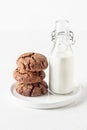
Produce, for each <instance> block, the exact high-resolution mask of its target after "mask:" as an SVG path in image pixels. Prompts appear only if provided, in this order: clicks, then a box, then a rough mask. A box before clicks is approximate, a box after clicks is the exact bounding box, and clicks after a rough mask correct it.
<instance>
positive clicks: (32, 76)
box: [13, 69, 45, 84]
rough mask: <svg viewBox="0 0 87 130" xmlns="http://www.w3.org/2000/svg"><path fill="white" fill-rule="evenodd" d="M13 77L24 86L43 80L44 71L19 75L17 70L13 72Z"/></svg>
mask: <svg viewBox="0 0 87 130" xmlns="http://www.w3.org/2000/svg"><path fill="white" fill-rule="evenodd" d="M13 77H14V78H15V79H16V80H17V81H19V82H23V83H24V84H32V83H37V82H41V81H42V80H43V79H44V78H45V72H44V71H38V72H26V73H20V72H19V70H18V69H15V71H14V72H13Z"/></svg>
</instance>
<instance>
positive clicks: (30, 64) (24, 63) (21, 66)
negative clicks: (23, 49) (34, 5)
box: [16, 52, 48, 73]
mask: <svg viewBox="0 0 87 130" xmlns="http://www.w3.org/2000/svg"><path fill="white" fill-rule="evenodd" d="M16 63H17V65H18V70H19V71H20V72H21V73H25V72H28V71H31V72H34V71H41V70H44V69H46V68H47V67H48V61H47V58H46V57H45V56H44V55H42V54H40V53H33V52H29V53H24V54H22V55H21V56H20V57H19V58H18V59H17V61H16Z"/></svg>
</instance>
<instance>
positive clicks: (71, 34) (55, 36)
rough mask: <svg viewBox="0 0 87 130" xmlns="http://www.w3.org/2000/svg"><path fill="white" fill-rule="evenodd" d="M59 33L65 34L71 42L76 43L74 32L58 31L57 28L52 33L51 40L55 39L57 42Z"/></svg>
mask: <svg viewBox="0 0 87 130" xmlns="http://www.w3.org/2000/svg"><path fill="white" fill-rule="evenodd" d="M59 35H65V36H66V37H67V39H68V40H69V41H70V42H71V44H72V45H74V44H75V40H74V33H73V32H72V31H68V32H67V33H66V32H64V31H62V32H58V33H56V29H55V30H54V31H52V33H51V41H53V42H54V43H55V42H56V39H57V37H58V36H59Z"/></svg>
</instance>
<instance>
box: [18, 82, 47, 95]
mask: <svg viewBox="0 0 87 130" xmlns="http://www.w3.org/2000/svg"><path fill="white" fill-rule="evenodd" d="M16 91H17V92H18V93H19V94H21V95H23V96H31V97H36V96H41V95H45V94H47V92H48V86H47V84H46V82H45V81H42V82H39V83H34V84H24V83H23V82H17V84H16Z"/></svg>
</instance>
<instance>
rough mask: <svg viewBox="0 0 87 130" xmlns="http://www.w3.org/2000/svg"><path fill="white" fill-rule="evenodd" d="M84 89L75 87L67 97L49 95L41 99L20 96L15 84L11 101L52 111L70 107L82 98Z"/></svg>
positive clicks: (11, 89) (11, 90) (12, 88)
mask: <svg viewBox="0 0 87 130" xmlns="http://www.w3.org/2000/svg"><path fill="white" fill-rule="evenodd" d="M81 91H82V87H81V86H77V87H74V90H73V92H72V93H70V94H67V95H53V94H50V93H48V94H47V95H44V96H39V97H26V96H22V95H20V94H18V93H17V92H16V90H15V83H14V84H13V85H12V86H11V88H10V92H11V94H10V95H11V99H12V101H14V102H15V103H18V104H19V105H21V106H25V107H31V108H37V109H52V108H59V107H64V106H66V105H69V104H71V103H74V102H75V101H77V100H78V99H79V98H80V96H81Z"/></svg>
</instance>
